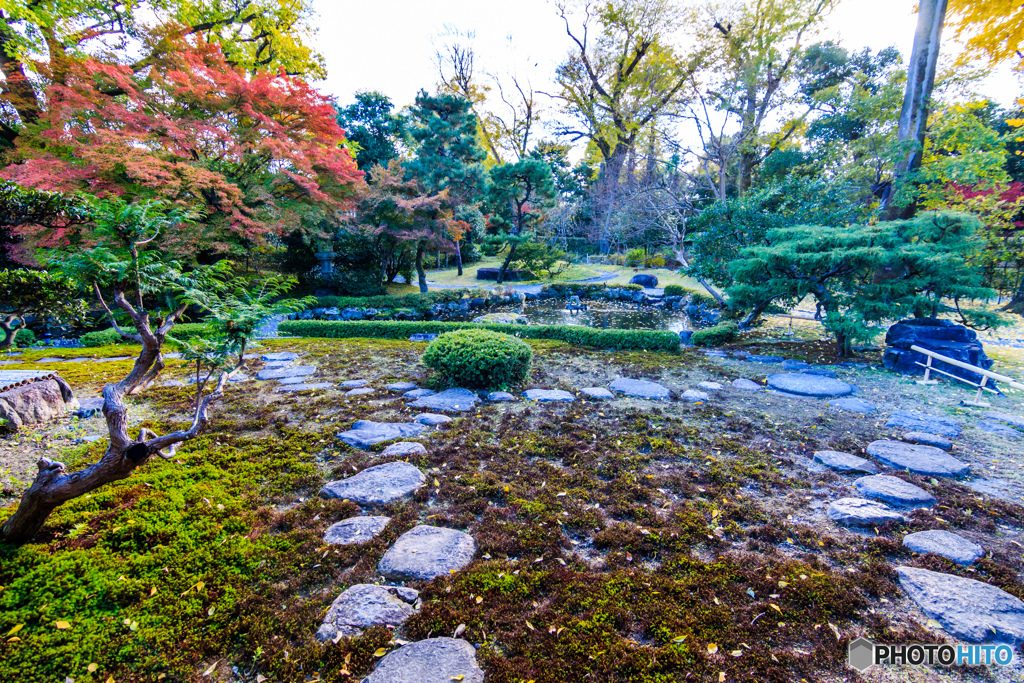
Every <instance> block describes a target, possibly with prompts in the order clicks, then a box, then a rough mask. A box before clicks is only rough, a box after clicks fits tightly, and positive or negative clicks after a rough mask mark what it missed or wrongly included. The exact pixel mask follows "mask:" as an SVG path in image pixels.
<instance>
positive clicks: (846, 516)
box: [828, 498, 907, 527]
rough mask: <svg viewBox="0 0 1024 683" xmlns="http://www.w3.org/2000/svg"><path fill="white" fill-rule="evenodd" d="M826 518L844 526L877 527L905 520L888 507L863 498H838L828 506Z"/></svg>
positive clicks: (905, 519)
mask: <svg viewBox="0 0 1024 683" xmlns="http://www.w3.org/2000/svg"><path fill="white" fill-rule="evenodd" d="M828 518H829V519H831V520H832V521H833V522H835V523H836V524H842V525H844V526H868V527H871V526H878V525H880V524H886V523H887V522H905V521H907V518H906V517H904V516H903V515H901V514H900V513H898V512H896V511H894V510H892V509H890V508H889V506H888V505H883V504H882V503H877V502H875V501H873V500H866V499H864V498H840V499H839V500H837V501H835V502H834V503H832V504H831V505H829V506H828Z"/></svg>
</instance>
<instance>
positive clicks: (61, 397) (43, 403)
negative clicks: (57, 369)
mask: <svg viewBox="0 0 1024 683" xmlns="http://www.w3.org/2000/svg"><path fill="white" fill-rule="evenodd" d="M23 381H27V382H28V384H21V385H20V386H15V387H13V388H10V389H7V390H6V391H0V418H3V419H4V420H6V421H7V426H8V427H9V428H13V429H19V428H21V427H22V426H24V425H31V424H41V423H43V422H49V421H50V420H54V419H57V418H61V417H64V416H65V415H66V414H67V412H68V411H69V410H77V409H78V407H79V403H78V401H77V400H76V399H75V396H74V394H73V393H72V391H71V387H70V386H69V385H68V383H67V382H65V381H64V380H63V379H61V378H60V377H59V376H57V375H51V376H49V377H45V378H41V379H35V380H33V379H26V380H23Z"/></svg>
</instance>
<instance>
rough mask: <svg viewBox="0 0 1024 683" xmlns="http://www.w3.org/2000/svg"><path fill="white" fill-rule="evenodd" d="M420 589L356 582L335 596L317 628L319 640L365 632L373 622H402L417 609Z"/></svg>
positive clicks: (378, 624)
mask: <svg viewBox="0 0 1024 683" xmlns="http://www.w3.org/2000/svg"><path fill="white" fill-rule="evenodd" d="M418 598H419V591H415V590H413V589H411V588H398V587H396V586H377V585H374V584H372V583H357V584H356V585H354V586H352V587H350V588H349V589H348V590H346V591H345V592H344V593H342V594H341V595H339V596H338V597H337V598H335V600H334V602H332V603H331V606H330V607H329V608H328V610H327V614H326V615H325V616H324V622H323V624H321V626H320V629H319V630H318V631H317V632H316V639H317V640H319V641H329V640H335V639H337V638H340V637H345V638H353V637H355V636H359V635H362V633H363V629H364V628H370V627H371V626H391V627H395V626H400V625H402V623H404V622H405V620H406V619H408V618H409V617H410V616H412V614H413V612H414V609H413V603H415V602H416V600H417V599H418Z"/></svg>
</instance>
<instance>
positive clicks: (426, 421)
mask: <svg viewBox="0 0 1024 683" xmlns="http://www.w3.org/2000/svg"><path fill="white" fill-rule="evenodd" d="M412 421H413V422H419V423H420V424H421V425H427V426H428V427H436V426H437V425H443V424H444V423H446V422H451V421H452V419H451V418H450V417H448V416H447V415H438V414H436V413H420V414H419V415H417V416H416V417H414V418H413V419H412Z"/></svg>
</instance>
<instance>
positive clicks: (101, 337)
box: [79, 323, 213, 347]
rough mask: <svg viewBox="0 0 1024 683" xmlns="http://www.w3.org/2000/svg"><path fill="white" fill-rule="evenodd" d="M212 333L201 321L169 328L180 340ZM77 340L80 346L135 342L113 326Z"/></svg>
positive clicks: (132, 330) (124, 328) (130, 328)
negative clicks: (80, 343) (123, 335)
mask: <svg viewBox="0 0 1024 683" xmlns="http://www.w3.org/2000/svg"><path fill="white" fill-rule="evenodd" d="M122 329H123V330H124V331H125V332H128V333H134V332H135V328H134V327H123V328H122ZM211 334H213V328H212V327H211V326H210V325H205V324H203V323H179V324H177V325H175V326H174V327H173V328H172V329H171V333H170V336H171V337H173V338H175V339H180V340H181V341H190V340H192V339H197V338H199V337H209V336H210V335H211ZM79 341H81V342H82V346H88V347H94V346H112V345H114V344H135V343H137V342H135V341H134V340H132V339H125V338H124V337H122V336H121V335H120V333H118V331H117V330H115V329H114V328H113V327H110V328H107V329H105V330H100V331H99V332H86V333H85V334H83V335H82V336H81V338H80V339H79ZM168 344H169V345H172V346H173V345H174V342H173V341H172V340H168Z"/></svg>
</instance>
